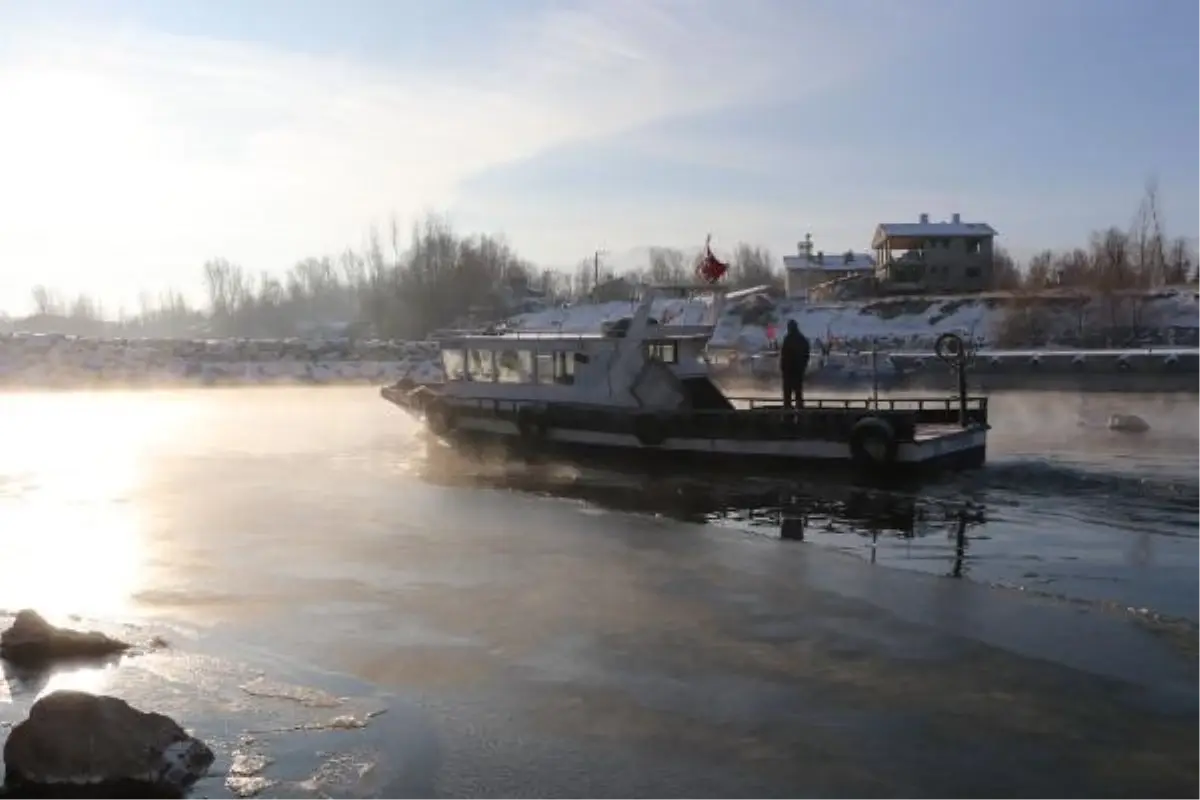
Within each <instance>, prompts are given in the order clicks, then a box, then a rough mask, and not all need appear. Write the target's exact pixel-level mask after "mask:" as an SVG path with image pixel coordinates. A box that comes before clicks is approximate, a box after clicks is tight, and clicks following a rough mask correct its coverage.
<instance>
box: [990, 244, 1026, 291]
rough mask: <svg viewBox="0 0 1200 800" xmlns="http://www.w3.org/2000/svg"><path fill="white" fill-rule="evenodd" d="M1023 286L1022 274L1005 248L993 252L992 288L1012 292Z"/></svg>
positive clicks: (995, 249) (998, 248) (997, 248)
mask: <svg viewBox="0 0 1200 800" xmlns="http://www.w3.org/2000/svg"><path fill="white" fill-rule="evenodd" d="M1020 286H1021V272H1020V270H1019V269H1018V268H1017V262H1016V261H1014V260H1013V257H1012V256H1011V255H1010V254H1009V252H1008V251H1007V250H1005V249H1004V248H1003V247H996V248H994V249H993V251H992V288H993V289H998V290H1001V291H1012V290H1014V289H1017V288H1019V287H1020Z"/></svg>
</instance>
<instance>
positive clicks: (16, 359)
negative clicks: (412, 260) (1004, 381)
mask: <svg viewBox="0 0 1200 800" xmlns="http://www.w3.org/2000/svg"><path fill="white" fill-rule="evenodd" d="M1022 302H1025V301H1024V300H1023V299H1022ZM1092 305H1093V306H1095V307H1089V308H1087V309H1085V310H1084V312H1081V311H1080V309H1079V308H1078V305H1077V304H1075V305H1072V304H1070V303H1069V302H1065V301H1064V299H1063V298H1059V299H1058V300H1055V299H1054V298H1049V299H1043V298H1038V299H1036V301H1035V303H1034V306H1035V307H1036V308H1035V312H1036V313H1037V314H1039V315H1040V317H1041V319H1042V323H1043V325H1048V326H1049V327H1050V328H1051V329H1053V330H1056V331H1061V332H1063V333H1065V334H1069V333H1070V332H1071V331H1077V330H1078V329H1079V328H1080V327H1081V321H1082V320H1084V319H1085V318H1086V320H1087V321H1088V324H1089V325H1097V324H1099V323H1100V322H1101V321H1109V320H1111V319H1112V309H1111V308H1110V307H1108V306H1103V305H1099V306H1098V305H1097V304H1096V303H1093V304H1092ZM1014 307H1020V303H1018V304H1017V305H1016V306H1014V298H1012V297H1011V296H1008V297H1002V296H987V297H957V298H955V297H938V298H888V299H882V300H875V301H869V302H857V303H827V304H804V303H798V302H793V301H776V300H772V299H770V298H768V297H766V296H765V295H763V294H761V293H750V294H747V295H744V296H742V297H736V298H734V299H731V300H729V301H728V302H727V303H726V306H725V310H724V312H723V313H722V315H721V318H720V319H719V320H718V321H717V325H716V328H715V331H714V335H713V338H712V340H711V345H712V346H714V347H718V348H729V349H736V350H738V351H739V352H741V353H742V354H745V355H752V354H754V353H758V352H761V351H763V350H766V349H767V347H768V329H773V333H774V335H775V337H776V338H779V337H781V336H782V335H783V332H784V329H785V325H786V322H787V320H789V319H794V320H796V322H797V324H799V326H800V329H801V330H803V331H804V333H805V334H806V335H807V336H808V337H809V338H810V339H812V340H813V341H814V342H816V343H818V344H824V343H830V347H831V350H832V351H833V354H834V356H835V358H834V360H835V361H836V360H837V358H838V357H839V356H841V355H843V354H844V355H845V356H846V357H850V358H853V357H855V356H854V353H855V351H859V350H868V349H870V348H871V347H872V346H875V347H877V348H879V349H881V350H883V351H885V352H893V353H898V352H902V351H909V352H929V350H930V349H931V348H932V346H933V342H934V340H935V339H936V338H937V337H938V336H939V335H941V334H942V333H946V332H953V333H958V334H960V335H966V336H969V337H971V338H972V339H973V340H975V341H976V342H977V343H978V344H979V345H980V346H983V347H987V346H995V345H997V344H998V342H997V336H998V333H999V331H1000V329H1001V327H1002V326H1003V325H1004V324H1005V320H1006V316H1007V315H1008V314H1011V313H1029V312H1028V311H1017V312H1014V311H1013V310H1012V309H1013V308H1014ZM1026 307H1028V303H1026ZM636 309H637V304H636V303H634V302H611V303H601V304H598V305H578V306H573V307H566V308H554V309H548V310H545V311H539V312H534V313H530V314H523V315H520V316H518V317H514V318H513V319H511V320H509V321H508V327H509V328H510V329H515V330H527V331H528V330H560V331H562V332H564V333H587V332H598V331H600V330H601V326H602V325H603V323H605V322H611V321H615V320H618V319H621V318H622V317H629V316H631V315H632V314H633V313H634V312H635V311H636ZM652 315H653V316H654V317H655V318H656V319H658V320H659V321H660V322H662V323H664V324H668V325H670V324H676V325H696V324H706V323H711V321H712V305H711V298H701V299H697V300H691V301H689V300H684V299H676V298H671V299H662V300H658V301H656V302H655V303H654V306H653V310H652ZM1118 316H1119V317H1121V320H1123V321H1120V324H1124V325H1133V324H1134V322H1136V325H1137V326H1138V327H1139V328H1141V329H1143V330H1146V329H1150V330H1158V331H1169V335H1163V336H1160V337H1159V339H1161V340H1162V341H1161V342H1160V344H1161V345H1163V346H1165V345H1167V344H1170V343H1171V341H1172V339H1174V338H1175V334H1176V333H1179V332H1180V331H1182V332H1183V334H1184V335H1183V338H1187V337H1188V336H1189V335H1190V338H1191V341H1190V342H1189V341H1179V342H1177V343H1178V344H1184V345H1191V346H1194V344H1195V337H1196V334H1197V328H1198V327H1200V313H1198V310H1197V302H1196V293H1195V292H1194V291H1188V290H1184V291H1169V292H1161V293H1159V294H1156V295H1152V296H1148V297H1145V298H1142V299H1141V300H1140V302H1139V304H1138V306H1137V311H1136V314H1135V315H1133V316H1132V317H1131V316H1130V312H1129V310H1128V309H1126V310H1125V311H1124V312H1122V314H1121V315H1118ZM1172 328H1173V329H1174V330H1173V331H1170V329H1172ZM1064 345H1069V346H1075V347H1078V346H1080V345H1079V344H1076V343H1069V342H1067V341H1066V340H1065V339H1060V340H1059V342H1058V345H1057V347H1056V346H1054V345H1051V349H1061V348H1062V347H1063V346H1064ZM1093 346H1094V345H1093ZM404 377H408V378H410V379H412V380H414V381H418V382H438V381H440V380H441V379H442V369H441V363H440V359H439V358H438V345H437V343H436V342H380V341H356V342H355V341H349V340H347V339H345V338H331V339H317V338H313V339H307V340H303V339H291V340H245V339H242V340H233V339H225V340H220V339H218V340H136V339H128V340H127V339H95V338H84V337H73V336H59V335H52V334H32V335H25V334H15V335H3V336H0V385H5V384H7V385H10V386H11V385H23V386H39V385H40V386H71V385H90V384H95V383H110V382H123V381H129V382H135V383H142V382H160V381H161V382H167V383H174V382H181V381H182V382H201V383H271V382H276V381H280V382H287V381H302V382H312V383H326V382H343V381H365V382H371V383H388V382H392V381H395V380H398V379H400V378H404Z"/></svg>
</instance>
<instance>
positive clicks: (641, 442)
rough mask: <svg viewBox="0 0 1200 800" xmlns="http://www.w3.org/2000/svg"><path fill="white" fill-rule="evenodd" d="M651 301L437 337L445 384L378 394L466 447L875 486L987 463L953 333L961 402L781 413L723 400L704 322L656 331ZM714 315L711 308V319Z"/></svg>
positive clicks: (981, 427) (980, 418) (745, 400)
mask: <svg viewBox="0 0 1200 800" xmlns="http://www.w3.org/2000/svg"><path fill="white" fill-rule="evenodd" d="M654 297H655V292H654V291H653V290H651V291H648V292H646V293H645V295H644V297H643V298H642V300H641V302H640V304H639V305H638V306H637V307H636V311H635V312H634V313H633V315H632V316H631V317H630V318H628V320H622V321H621V323H620V324H617V325H612V326H609V327H608V328H607V329H606V330H603V331H599V332H595V333H589V334H576V333H564V332H561V331H553V330H551V331H516V332H494V333H470V334H457V335H454V336H450V337H447V338H444V339H442V340H441V342H440V352H441V360H442V366H443V372H444V380H443V381H442V382H441V383H438V384H432V383H415V382H413V381H410V380H401V381H400V382H398V383H397V384H395V385H392V386H387V387H384V388H383V389H382V390H381V394H382V396H383V398H384V399H385V400H387V401H388V402H390V403H393V404H395V405H396V406H398V407H400V408H401V409H403V410H405V411H406V412H408V413H410V414H412V415H413V416H414V417H416V418H418V419H419V420H422V421H423V422H424V423H425V425H426V426H427V428H428V430H429V431H431V432H432V433H433V434H434V435H435V436H436V437H438V438H439V439H441V440H444V441H445V442H446V443H448V444H450V445H451V446H455V447H463V448H467V449H478V448H481V447H482V448H487V447H498V448H500V449H501V450H504V451H507V452H511V453H514V454H523V455H559V456H567V457H584V458H590V457H593V456H610V457H611V456H615V457H618V458H632V459H635V460H637V461H638V463H645V462H646V461H647V460H649V459H664V460H666V461H667V462H668V463H672V464H677V465H680V464H685V463H689V460H691V459H703V461H704V463H705V464H706V466H711V465H712V464H713V463H714V462H717V461H731V462H732V461H743V462H748V464H749V465H750V466H762V467H766V466H768V465H770V466H771V467H779V466H784V467H787V468H798V467H804V466H816V467H818V468H820V469H822V470H825V469H828V468H830V467H846V468H849V469H850V470H852V471H854V472H860V473H867V474H870V475H873V476H887V475H895V476H907V475H912V474H915V473H918V472H925V471H928V470H931V469H933V470H936V469H947V468H949V469H964V468H973V467H978V466H981V465H982V464H983V463H984V461H985V460H986V451H987V434H988V430H989V424H988V403H987V398H986V397H972V396H968V393H967V391H966V366H967V361H968V359H967V357H966V351H965V349H964V347H965V345H964V343H963V342H962V340H961V339H958V337H955V336H953V335H951V334H947V335H946V336H945V337H943V339H944V340H945V341H944V342H943V341H939V348H938V349H939V353H941V354H943V355H944V356H945V357H946V358H947V359H948V360H950V361H953V362H954V363H956V364H957V365H958V369H959V373H960V376H961V379H960V381H959V385H960V387H959V388H960V391H959V393H958V396H957V397H951V398H947V397H938V398H917V399H880V398H879V397H878V392H875V393H874V396H873V397H865V398H862V397H860V398H849V397H847V398H841V399H828V398H822V399H806V400H805V401H804V402H803V404H802V406H801V407H799V408H793V409H785V408H783V407H782V402H779V401H770V400H764V399H763V398H761V397H757V398H752V397H733V396H728V395H726V394H725V392H723V391H722V390H721V389H720V388H719V387H718V386H717V384H716V383H715V382H714V381H713V380H712V378H711V376H710V365H709V363H708V361H707V360H706V357H705V346H706V344H707V342H708V340H709V338H710V337H711V335H712V332H713V328H714V326H713V325H711V324H701V325H670V324H661V323H659V322H658V321H657V320H655V319H653V318H652V317H651V308H652V303H653V300H654ZM719 313H720V312H719V303H717V302H715V301H714V313H713V319H714V320H715V319H717V318H719ZM693 463H694V462H693Z"/></svg>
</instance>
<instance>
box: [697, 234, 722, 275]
mask: <svg viewBox="0 0 1200 800" xmlns="http://www.w3.org/2000/svg"><path fill="white" fill-rule="evenodd" d="M710 242H712V234H709V235H708V238H707V239H705V240H704V256H703V257H702V258H701V259H700V260H699V261H698V262H697V263H696V275H697V277H699V278H700V280H702V281H704V282H705V283H716V282H717V281H719V280H721V278H723V277H725V273H726V272H728V271H729V265H728V264H726V263H725V262H724V261H721V260H720V259H719V258H717V257H716V256H715V255H713V251H712V247H710V246H709V244H710Z"/></svg>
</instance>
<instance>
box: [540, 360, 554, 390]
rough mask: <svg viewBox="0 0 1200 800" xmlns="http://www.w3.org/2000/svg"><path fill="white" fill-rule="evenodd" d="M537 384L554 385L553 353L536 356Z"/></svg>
mask: <svg viewBox="0 0 1200 800" xmlns="http://www.w3.org/2000/svg"><path fill="white" fill-rule="evenodd" d="M537 381H538V383H547V384H549V383H554V353H538V354H537Z"/></svg>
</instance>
